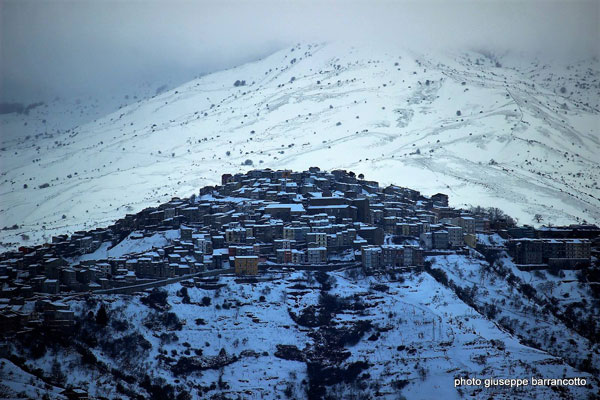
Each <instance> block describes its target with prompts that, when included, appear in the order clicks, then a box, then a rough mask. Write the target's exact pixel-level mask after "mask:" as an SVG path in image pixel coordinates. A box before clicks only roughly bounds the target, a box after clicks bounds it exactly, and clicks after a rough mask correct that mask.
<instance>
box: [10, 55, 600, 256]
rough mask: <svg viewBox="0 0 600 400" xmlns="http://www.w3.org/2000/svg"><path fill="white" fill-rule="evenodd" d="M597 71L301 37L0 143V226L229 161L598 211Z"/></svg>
mask: <svg viewBox="0 0 600 400" xmlns="http://www.w3.org/2000/svg"><path fill="white" fill-rule="evenodd" d="M505 59H506V65H504V60H505ZM599 77H600V72H599V68H598V62H597V61H587V62H579V63H573V64H572V65H568V66H548V65H543V64H541V63H539V62H537V61H534V62H532V61H531V60H528V61H523V59H520V58H515V57H512V58H510V59H509V58H508V56H505V57H504V58H503V57H500V58H497V57H495V56H493V55H491V54H488V53H486V52H481V53H476V52H470V53H462V54H455V55H440V54H435V55H431V54H419V53H416V52H409V51H391V50H389V49H382V48H376V47H373V46H368V47H367V46H364V47H360V46H356V47H353V46H349V45H342V44H316V45H314V44H313V45H304V44H303V45H297V46H295V47H293V48H289V49H285V50H282V51H279V52H277V53H275V54H273V55H272V56H269V57H267V58H265V59H262V60H260V61H257V62H254V63H250V64H246V65H243V66H240V67H237V68H233V69H230V70H227V71H222V72H218V73H213V74H210V75H206V76H204V77H201V78H199V79H196V80H193V81H190V82H188V83H186V84H184V85H182V86H180V87H177V88H176V89H173V90H170V91H167V92H164V93H162V94H160V95H156V96H154V97H152V98H150V99H148V100H145V101H140V102H136V103H134V104H130V105H128V106H126V107H123V108H121V109H120V110H118V111H117V112H115V113H112V114H109V115H107V116H106V117H104V118H100V119H97V120H96V121H93V122H90V123H87V124H84V125H81V126H79V127H77V128H75V129H71V130H68V131H64V130H61V131H60V132H57V133H55V134H53V135H52V136H49V135H40V136H37V137H35V136H31V137H29V138H28V139H27V140H24V139H21V140H18V141H10V142H9V143H7V144H3V146H4V147H3V149H2V151H0V157H1V158H0V163H1V166H2V168H1V169H2V176H1V178H2V179H1V182H0V193H1V194H0V196H1V197H0V215H1V217H0V228H2V227H13V225H15V224H16V225H18V227H17V228H16V229H9V230H3V231H1V232H2V233H1V234H0V240H1V241H2V242H3V243H4V246H5V247H10V246H11V245H12V246H14V245H15V244H20V243H30V244H31V243H34V242H35V243H38V242H40V241H41V239H42V238H43V237H45V238H46V239H48V237H49V235H51V234H56V233H63V232H72V231H75V230H77V229H81V228H83V227H86V228H91V227H92V226H99V225H105V224H107V223H108V222H109V221H112V220H115V219H117V218H118V217H122V216H123V215H124V214H125V213H127V212H131V211H138V210H140V209H142V208H144V207H146V206H149V205H153V204H156V203H157V202H162V201H164V200H166V199H168V198H170V197H172V196H175V195H179V196H189V195H191V194H192V193H195V192H197V190H198V188H199V187H202V186H205V185H209V184H214V183H216V182H218V181H219V179H220V175H221V174H222V173H225V172H237V171H240V170H247V169H251V168H257V167H265V168H266V167H269V168H290V169H296V170H304V169H306V168H307V167H309V166H311V165H317V164H318V165H319V166H320V167H321V168H325V169H335V168H344V169H350V170H352V171H355V172H356V173H363V174H364V175H365V177H366V178H367V179H373V180H379V181H380V182H381V183H382V184H386V183H391V182H394V183H396V184H400V185H404V186H408V187H411V188H414V189H418V190H421V191H422V192H423V193H424V194H427V195H431V194H433V193H435V192H438V191H443V192H445V193H448V194H449V195H450V202H451V205H453V206H461V205H483V206H486V207H488V206H495V207H499V208H501V209H503V210H504V211H505V212H507V213H508V214H510V215H513V216H514V217H517V218H518V219H519V222H521V223H532V222H533V215H534V214H536V213H539V214H541V215H542V216H543V218H544V222H552V223H554V224H563V223H573V222H576V221H582V220H587V221H588V222H595V223H598V222H600V190H599V187H598V185H599V183H598V182H600V168H599V166H600V158H599V157H598V154H600V138H599V137H598V136H599V135H598V132H599V129H598V128H599V124H600V111H599V110H600V105H599V103H600V93H599V80H598V79H599ZM5 127H6V125H5ZM5 127H3V130H4V129H5ZM3 136H4V133H3ZM22 235H25V236H22Z"/></svg>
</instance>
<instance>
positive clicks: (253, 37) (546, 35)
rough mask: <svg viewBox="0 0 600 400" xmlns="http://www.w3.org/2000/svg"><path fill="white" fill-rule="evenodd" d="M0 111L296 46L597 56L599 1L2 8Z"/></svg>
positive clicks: (170, 79) (165, 78)
mask: <svg viewBox="0 0 600 400" xmlns="http://www.w3.org/2000/svg"><path fill="white" fill-rule="evenodd" d="M0 14H1V23H0V29H1V31H0V52H1V53H0V101H21V102H33V101H39V100H47V99H51V98H54V97H56V96H60V97H67V98H70V97H77V96H81V97H86V96H88V97H89V96H94V97H98V96H106V95H110V94H115V93H117V94H123V93H127V92H128V91H131V90H132V89H135V88H136V87H139V86H140V85H142V84H148V85H150V86H152V87H153V88H156V87H158V86H160V85H162V84H164V83H168V84H169V86H170V87H174V86H175V85H177V84H181V83H183V82H185V81H187V80H190V79H192V78H194V77H196V76H198V75H201V74H205V73H209V72H214V71H217V70H221V69H225V68H229V67H232V66H235V65H240V64H242V63H244V62H247V61H251V60H255V59H258V58H262V57H264V56H266V55H268V54H271V53H273V52H274V51H275V50H278V49H281V48H284V47H287V46H289V45H292V44H294V43H296V42H298V41H314V40H347V41H353V42H357V41H362V42H388V43H390V44H393V45H397V46H398V47H410V48H416V49H419V50H422V49H423V48H444V49H446V48H457V49H464V50H469V49H486V50H487V51H492V52H495V53H506V52H507V51H510V52H518V53H523V54H524V55H525V56H527V57H531V58H533V57H542V58H545V59H547V60H551V61H554V62H562V61H566V60H573V59H580V58H589V57H591V56H596V55H597V54H598V38H599V37H600V32H599V25H598V15H599V6H598V2H597V1H560V2H558V1H509V2H505V1H480V2H476V3H475V2H471V1H452V2H441V1H440V2H438V1H425V2H405V1H397V2H372V1H368V2H367V1H349V2H348V1H328V2H316V1H299V2H293V3H291V2H285V3H282V2H278V1H259V2H252V3H250V2H239V1H224V2H217V1H200V2H156V1H154V2H152V1H151V2H144V3H143V4H140V3H137V2H118V1H95V2H92V1H79V2H56V1H49V2H39V1H10V0H2V1H1V2H0Z"/></svg>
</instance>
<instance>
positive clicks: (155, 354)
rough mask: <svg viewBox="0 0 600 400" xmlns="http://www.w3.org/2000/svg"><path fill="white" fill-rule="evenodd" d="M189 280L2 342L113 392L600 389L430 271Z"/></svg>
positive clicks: (376, 394)
mask: <svg viewBox="0 0 600 400" xmlns="http://www.w3.org/2000/svg"><path fill="white" fill-rule="evenodd" d="M452 261H459V262H461V263H462V262H465V263H469V262H472V261H469V259H467V258H460V259H459V258H457V259H456V260H452ZM188 286H190V285H186V286H185V287H184V286H183V285H182V284H180V283H177V284H173V285H169V286H167V287H166V288H165V289H166V290H163V289H161V291H158V292H153V294H150V295H148V294H142V295H135V296H112V295H109V296H102V295H100V296H89V297H87V298H85V299H81V298H80V299H71V300H66V301H67V304H69V305H70V306H71V307H72V309H73V310H75V313H76V315H77V325H76V328H75V329H74V330H73V332H74V333H73V336H71V337H69V339H68V340H66V341H64V343H61V341H60V340H56V339H52V338H45V337H37V336H36V340H35V341H30V342H29V343H36V346H30V344H29V343H27V344H26V345H21V344H20V343H16V344H12V343H11V344H10V345H9V346H8V347H9V348H10V349H11V351H12V352H14V353H16V354H17V355H18V356H20V357H23V359H22V360H26V361H24V362H23V364H22V365H20V366H21V367H24V368H25V369H27V370H33V371H38V374H37V376H44V377H48V379H49V381H50V382H55V383H57V384H60V385H61V386H65V387H67V386H69V385H71V386H74V387H80V388H84V389H85V390H86V391H88V392H89V394H90V395H92V396H105V397H111V398H112V397H124V398H129V397H131V398H133V397H135V396H136V395H138V394H139V395H142V396H143V397H144V398H150V397H151V395H153V397H152V398H174V397H173V396H175V395H178V394H179V393H181V392H185V393H189V395H190V396H189V397H185V396H182V397H177V398H182V399H189V398H215V399H216V398H238V397H241V398H265V399H271V398H291V399H301V398H312V399H315V398H340V399H360V398H382V399H398V398H404V397H401V395H402V396H405V398H410V399H432V398H440V397H443V398H448V399H459V398H464V397H476V398H478V397H484V398H495V399H511V398H515V396H519V397H521V398H547V399H574V398H576V399H585V398H588V396H590V395H592V394H593V393H595V392H596V391H597V389H598V381H597V378H595V377H593V376H592V375H590V374H589V373H585V372H581V371H580V370H577V369H575V368H573V367H572V366H570V365H569V364H568V363H567V362H565V360H564V359H561V358H559V357H556V356H553V355H551V354H549V353H548V352H545V351H542V350H537V349H535V348H532V347H528V346H525V345H524V344H522V343H521V342H520V341H519V339H518V337H516V336H513V335H512V334H510V333H508V332H507V331H506V330H504V329H502V328H501V327H500V326H499V325H498V324H497V323H495V322H494V321H493V320H488V319H487V318H486V317H485V316H484V315H482V314H480V313H478V312H476V311H475V310H474V309H473V308H471V307H470V306H468V305H467V304H466V303H464V302H463V301H461V300H460V299H459V298H457V297H456V295H455V294H454V293H453V292H452V290H450V289H448V288H447V287H445V286H443V285H441V284H440V283H439V282H437V281H436V280H435V279H434V278H433V277H432V276H431V275H430V274H428V273H424V272H421V273H419V272H414V273H407V274H398V275H395V274H391V275H380V276H370V277H366V276H364V275H363V274H362V272H361V271H360V270H358V269H350V270H346V271H335V272H332V273H329V274H326V273H322V272H309V271H303V272H302V271H296V272H291V273H285V272H283V273H282V272H273V273H265V274H263V275H262V276H261V278H260V279H259V281H257V282H254V283H249V282H244V281H239V280H238V279H236V278H235V277H233V276H223V277H220V278H218V280H215V281H214V282H213V281H211V282H207V283H206V284H200V285H199V286H200V287H188ZM161 294H162V295H161ZM516 297H518V294H517V295H516ZM102 305H103V306H102ZM102 307H105V309H106V310H107V313H106V315H107V316H108V317H107V321H105V322H104V323H101V322H98V321H100V319H99V318H97V317H95V316H97V315H98V314H99V313H100V311H99V310H100V308H102ZM523 310H524V311H523V313H522V315H521V316H520V317H518V318H519V319H520V320H521V321H523V323H526V322H529V321H530V318H531V314H529V313H528V312H527V311H526V309H523ZM557 329H559V328H558V327H557ZM23 340H24V341H27V339H23ZM37 343H40V344H39V345H37ZM590 351H593V350H592V349H591V348H590ZM34 354H35V355H34ZM3 362H4V364H3ZM0 367H1V368H3V369H4V370H14V371H15V372H14V374H11V375H7V379H6V382H5V383H4V386H3V385H0V390H4V391H5V392H4V393H6V394H7V395H8V396H9V397H10V395H11V394H13V393H18V392H19V391H22V392H24V393H29V395H30V396H33V397H36V394H37V396H41V395H43V394H44V393H45V392H44V390H45V389H43V385H40V384H39V383H38V381H36V380H35V379H33V378H30V377H23V375H25V374H24V373H23V372H22V371H21V370H19V369H18V368H15V367H14V366H13V365H12V364H11V363H10V362H8V361H6V360H1V359H0ZM0 371H2V369H0ZM67 371H69V373H66V372H67ZM457 377H464V378H465V379H468V378H479V379H482V382H483V380H484V379H486V378H502V379H506V378H514V379H517V378H518V379H528V380H530V379H531V378H532V377H534V378H536V379H538V378H541V377H543V378H562V377H569V378H574V377H579V378H582V379H585V380H586V381H587V386H561V387H559V388H556V387H550V386H537V387H535V386H528V387H520V388H516V387H512V388H511V387H506V386H502V385H492V386H491V387H489V388H486V387H484V384H480V385H475V386H467V385H464V386H461V387H457V388H455V383H454V380H455V379H456V378H457ZM27 382H29V383H27ZM46 392H47V393H49V397H50V398H61V397H59V396H57V395H55V394H54V393H53V392H55V390H53V388H52V387H51V386H49V387H48V389H47V391H46ZM157 393H164V394H165V396H164V397H160V396H158V395H157ZM169 393H170V394H171V396H172V397H168V396H166V394H169ZM53 394H54V395H53ZM590 398H592V397H590Z"/></svg>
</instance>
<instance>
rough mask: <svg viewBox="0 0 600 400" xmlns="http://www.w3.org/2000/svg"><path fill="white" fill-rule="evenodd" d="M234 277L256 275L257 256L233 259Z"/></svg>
mask: <svg viewBox="0 0 600 400" xmlns="http://www.w3.org/2000/svg"><path fill="white" fill-rule="evenodd" d="M235 274H236V275H256V274H258V256H236V257H235Z"/></svg>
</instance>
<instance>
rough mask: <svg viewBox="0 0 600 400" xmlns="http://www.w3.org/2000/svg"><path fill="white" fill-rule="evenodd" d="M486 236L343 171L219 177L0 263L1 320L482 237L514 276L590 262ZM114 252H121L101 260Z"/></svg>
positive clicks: (560, 250) (414, 258) (575, 253)
mask: <svg viewBox="0 0 600 400" xmlns="http://www.w3.org/2000/svg"><path fill="white" fill-rule="evenodd" d="M493 225H494V226H492V224H491V223H490V221H489V220H488V219H487V218H486V217H484V216H482V215H476V214H473V213H469V212H467V211H464V210H460V209H455V208H452V207H449V205H448V196H447V195H445V194H442V193H438V194H435V195H433V196H431V197H425V196H423V195H421V193H419V192H418V191H416V190H411V189H408V188H404V187H399V186H394V185H390V186H387V187H380V186H379V184H378V183H377V182H375V181H368V180H364V179H359V178H357V177H356V176H355V175H354V173H352V172H347V171H344V170H335V171H331V172H325V171H321V170H320V169H319V168H310V169H309V170H308V171H303V172H292V171H288V170H279V171H273V170H270V169H264V170H253V171H249V172H248V173H246V174H236V175H230V174H225V175H223V176H222V182H221V185H218V186H208V187H204V188H202V189H201V190H200V192H199V193H198V194H197V195H193V196H191V197H190V198H187V199H180V198H173V199H172V200H171V201H169V202H167V203H164V204H161V205H159V206H157V207H152V208H147V209H144V210H142V211H141V212H139V213H137V214H128V215H126V216H125V217H124V218H122V219H120V220H118V221H116V222H115V223H114V224H112V225H110V226H108V227H106V228H102V229H100V228H99V229H94V230H92V231H86V232H83V231H82V232H76V233H74V234H72V235H70V236H67V235H61V236H57V237H53V238H52V241H51V242H50V243H47V244H44V245H38V246H23V247H21V248H19V249H18V250H17V251H11V252H7V253H4V254H2V255H0V289H1V291H0V300H1V299H2V298H3V299H4V300H2V301H3V302H4V303H1V302H0V313H1V308H2V305H3V304H7V303H9V302H14V301H17V300H16V299H23V298H31V297H34V296H39V295H40V294H46V295H56V294H60V293H73V292H86V291H90V290H99V289H110V288H122V287H130V286H135V285H139V284H143V283H149V282H156V281H157V280H163V279H168V278H174V277H184V278H185V277H188V276H192V275H193V274H196V273H199V272H203V271H210V270H217V271H218V270H223V272H232V271H233V272H235V273H236V274H238V275H256V274H258V272H259V269H260V268H269V267H293V268H304V269H319V268H335V267H341V266H350V265H356V266H358V265H362V266H363V267H364V268H365V270H367V271H374V270H378V269H389V268H402V269H406V268H413V267H419V266H422V265H423V259H424V256H425V255H428V254H434V253H436V252H437V253H439V252H457V251H464V249H465V248H466V247H467V246H468V247H473V248H474V247H476V246H477V245H478V243H477V234H478V233H485V232H490V231H491V230H493V231H497V232H498V233H500V234H501V235H504V236H506V237H509V238H510V237H512V238H513V240H510V241H509V245H508V248H509V250H510V252H511V254H512V255H513V257H515V260H516V261H517V263H519V264H542V263H549V264H552V265H555V264H556V263H559V264H560V265H567V264H568V265H571V266H576V265H579V262H580V261H581V260H586V259H587V260H588V262H589V259H590V254H591V251H592V250H591V248H592V247H593V246H592V245H591V242H590V240H589V239H581V238H570V237H568V236H567V235H566V233H564V232H562V233H556V232H554V233H552V234H551V233H549V232H550V231H546V232H545V233H542V234H543V235H546V236H544V237H535V235H534V236H532V235H531V232H530V231H529V228H528V227H521V228H514V227H508V226H502V224H501V221H500V222H499V221H494V224H493ZM534 232H538V231H535V230H534ZM536 234H538V235H541V234H539V233H536ZM553 234H554V235H559V236H560V235H561V234H562V235H563V237H562V238H556V237H551V235H553ZM597 234H598V232H596V235H597ZM123 243H127V246H128V247H127V248H128V249H129V250H128V251H121V252H120V253H119V254H118V255H114V256H113V255H111V254H112V253H111V251H112V250H111V249H114V248H117V246H123ZM138 243H144V245H137V244H138ZM148 243H149V244H150V245H148ZM153 243H154V245H153ZM565 259H568V260H577V261H568V262H566V261H564V260H565ZM557 260H559V261H557Z"/></svg>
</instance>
